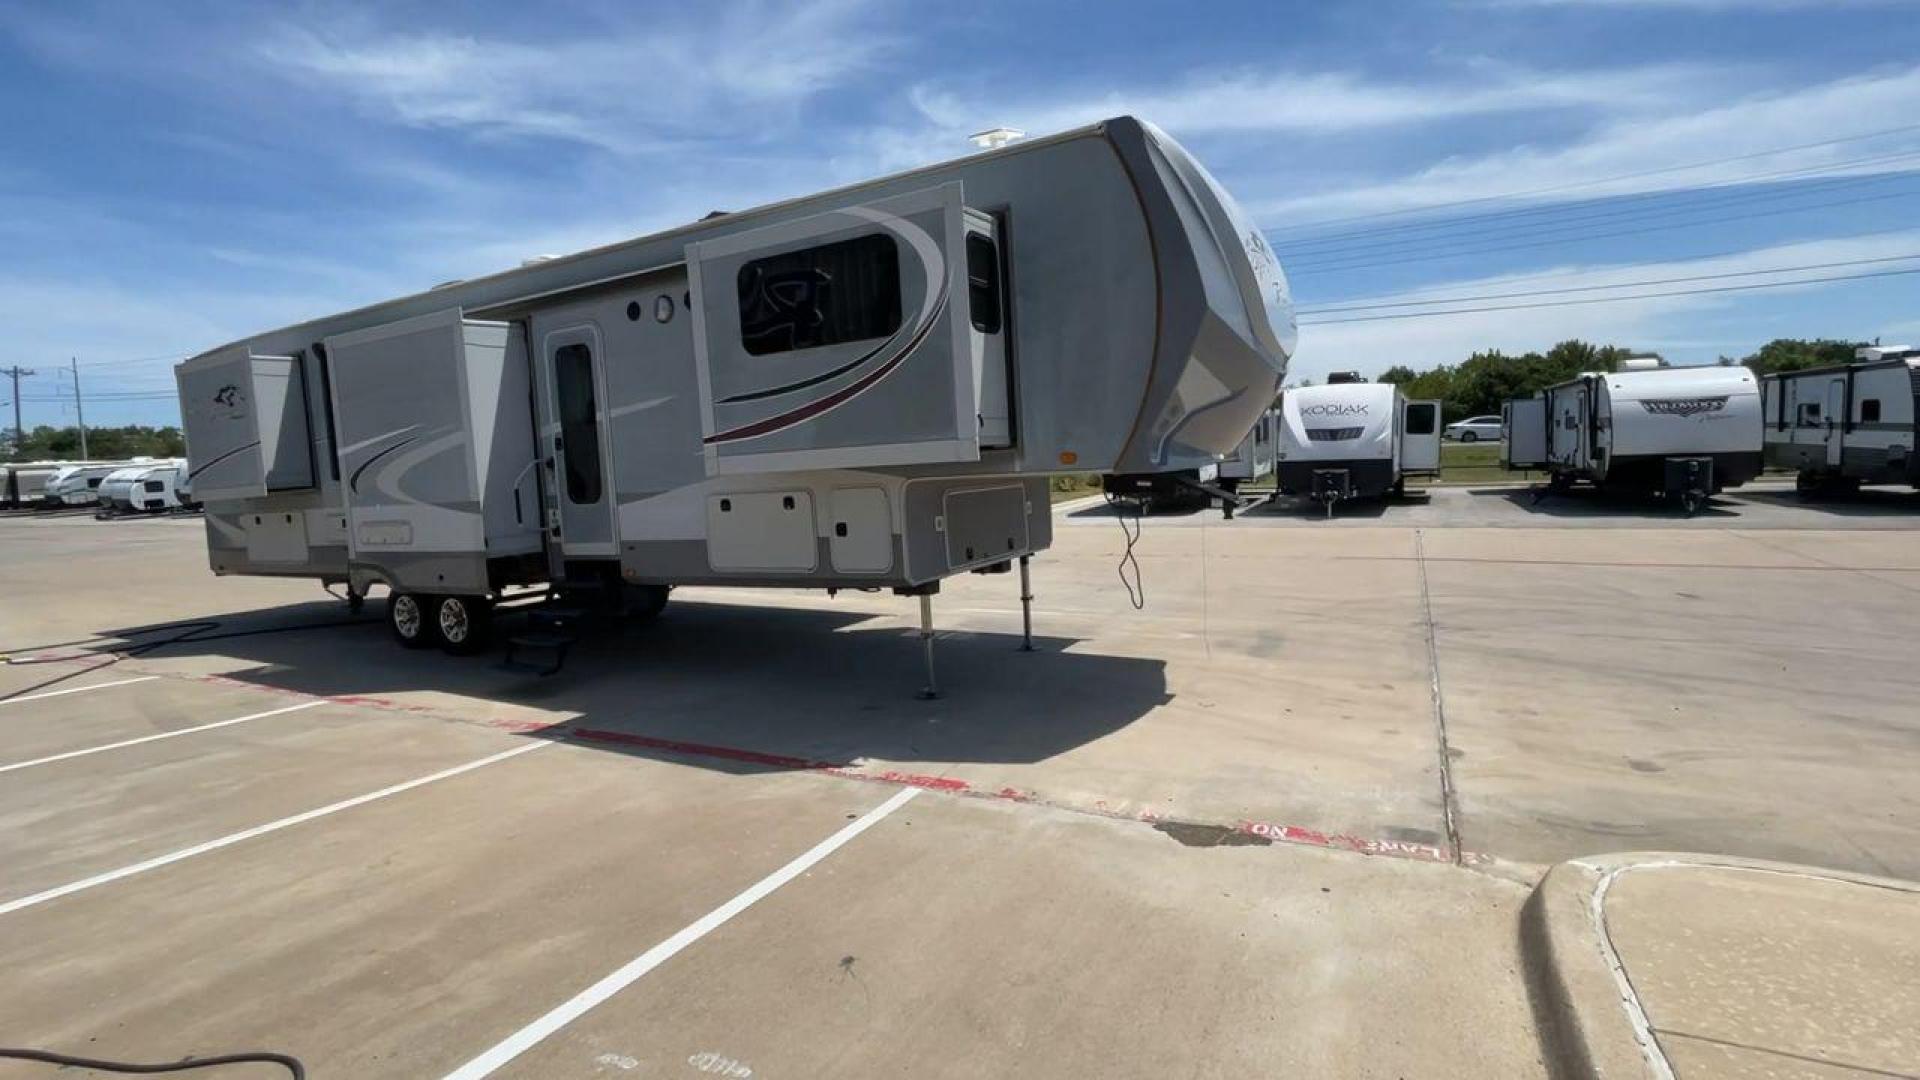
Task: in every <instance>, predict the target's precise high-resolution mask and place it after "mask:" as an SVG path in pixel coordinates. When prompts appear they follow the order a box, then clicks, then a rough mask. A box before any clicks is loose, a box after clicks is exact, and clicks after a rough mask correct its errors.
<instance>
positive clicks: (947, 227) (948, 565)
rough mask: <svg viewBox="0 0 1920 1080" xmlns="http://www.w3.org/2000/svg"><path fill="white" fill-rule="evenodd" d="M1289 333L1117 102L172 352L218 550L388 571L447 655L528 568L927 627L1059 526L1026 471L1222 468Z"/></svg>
mask: <svg viewBox="0 0 1920 1080" xmlns="http://www.w3.org/2000/svg"><path fill="white" fill-rule="evenodd" d="M1293 345H1294V318H1293V308H1292V303H1291V299H1290V297H1289V294H1288V291H1287V286H1286V281H1285V278H1284V276H1283V275H1282V273H1281V270H1280V267H1279V265H1278V263H1277V262H1276V260H1275V258H1274V256H1273V253H1272V251H1271V250H1270V249H1269V247H1268V246H1267V243H1266V240H1265V238H1264V237H1263V236H1262V235H1261V233H1260V232H1259V231H1258V230H1257V229H1255V228H1254V227H1253V225H1252V224H1251V222H1249V221H1248V219H1247V218H1246V217H1245V216H1244V215H1243V214H1242V213H1241V211H1240V210H1239V209H1238V208H1237V207H1236V206H1235V204H1234V202H1233V200H1232V199H1231V198H1230V197H1229V196H1228V195H1227V194H1226V192H1225V191H1223V190H1222V189H1221V188H1220V187H1219V185H1218V184H1217V183H1216V182H1215V181H1214V180H1213V179H1212V177H1210V176H1209V175H1208V174H1207V172H1206V171H1205V170H1204V169H1203V168H1201V166H1200V165H1199V164H1198V163H1197V162H1195V161H1194V160H1193V159H1192V158H1191V157H1190V156H1189V155H1188V154H1187V153H1186V151H1184V150H1183V149H1181V147H1180V146H1179V145H1178V144H1176V143H1175V142H1174V141H1173V140H1172V139H1170V138H1168V137H1167V136H1166V134H1165V133H1163V132H1161V131H1159V130H1158V129H1156V128H1154V127H1152V126H1151V125H1148V124H1145V123H1142V122H1140V121H1137V120H1134V119H1131V118H1126V117H1122V118H1119V119H1115V120H1110V121H1107V122H1105V123H1102V124H1098V125H1094V126H1092V127H1087V128H1082V129H1079V130H1076V131H1071V132H1067V133H1064V134H1061V135H1057V136H1053V137H1050V138H1044V139H1035V140H1032V141H1028V142H1021V143H1015V144H1013V145H1011V146H1007V147H1004V148H1001V149H997V150H992V151H989V152H987V153H982V154H977V155H974V156H972V157H968V158H963V159H961V160H958V161H954V162H950V163H947V164H943V165H937V166H932V167H929V168H925V169H920V170H917V171H914V172H909V173H904V174H901V175H898V176H893V177H889V178H886V179H883V180H876V181H873V182H870V183H866V184H860V185H856V186H854V187H849V188H844V189H841V190H837V191H831V192H827V193H824V194H821V195H815V196H811V197H808V198H803V199H796V200H793V201H790V202H785V203H779V204H776V205H772V206H767V207H762V208H759V209H756V210H750V211H744V212H740V213H733V214H724V215H716V216H713V217H710V218H708V219H705V220H702V221H700V222H698V223H695V224H692V225H688V226H685V227H682V228H678V229H674V230H670V231H668V232H664V233H659V234H657V235H653V236H647V237H642V238H640V239H636V240H631V241H628V242H625V243H620V244H615V245H612V246H610V247H604V248H599V249H596V250H592V251H587V252H583V253H581V254H578V255H572V256H567V257H563V258H556V259H550V260H543V261H539V262H536V263H531V264H529V265H526V266H523V267H521V268H519V269H515V270H511V271H508V272H505V273H501V274H496V275H494V276H491V277H485V278H480V279H477V280H473V281H465V282H457V283H452V284H449V285H446V286H443V287H440V288H436V289H434V290H431V291H429V292H425V293H421V294H417V295H414V296H409V297H405V298H402V299H398V300H393V301H390V302H387V303H383V304H378V305H375V306H373V307H368V308H363V309H360V310H357V311H351V312H346V313H344V314H340V315H335V316H330V317H328V318H324V319H318V320H315V321H313V322H309V323H304V324H301V325H299V326H293V327H288V328H286V329H282V330H276V331H273V332H271V333H265V334H261V335H258V336H256V337H252V338H249V339H247V340H245V341H241V342H236V343H234V344H232V345H228V346H225V347H223V348H221V349H217V350H214V351H212V352H209V353H206V354H203V355H201V356H197V357H195V358H193V359H191V360H188V361H186V362H185V363H183V364H181V365H180V366H179V368H178V369H177V371H178V378H179V385H180V397H181V406H182V412H183V415H184V416H185V419H186V432H187V441H188V456H189V459H190V473H189V475H190V479H191V484H192V487H193V490H194V493H195V495H196V497H197V498H199V499H200V500H201V501H202V502H203V503H204V504H205V505H206V511H207V512H206V520H207V541H208V547H209V554H210V561H211V563H212V566H213V569H214V571H215V572H216V573H220V574H278V575H297V576H308V577H315V578H319V579H321V580H322V581H326V582H344V583H346V584H347V586H348V589H349V590H350V594H351V595H352V596H354V597H356V598H357V597H361V596H364V595H366V593H367V591H368V590H369V589H370V588H371V587H372V586H374V585H375V584H380V585H384V586H385V587H386V588H388V589H389V590H391V591H392V593H393V597H392V601H391V603H390V609H391V622H392V626H393V629H394V632H395V633H396V634H397V635H398V636H399V637H400V638H401V640H402V641H403V642H404V643H407V644H426V643H433V642H438V643H440V644H443V645H447V646H449V647H451V648H454V649H455V650H461V649H464V648H467V647H470V646H471V644H472V642H473V641H474V635H475V633H476V632H477V630H478V629H480V628H482V627H483V626H484V619H485V617H486V612H487V611H488V610H489V607H490V604H491V603H492V601H493V600H494V599H496V598H498V597H499V596H500V594H501V591H502V590H503V589H506V588H507V587H509V586H515V585H526V584H538V583H551V584H554V585H557V586H560V587H561V588H563V589H565V590H567V591H570V592H572V591H579V590H583V589H596V590H607V591H615V592H619V591H624V592H626V593H627V594H629V595H630V596H633V597H637V606H640V607H641V608H643V609H645V610H649V611H651V610H657V609H658V607H659V605H660V604H661V603H663V602H664V600H665V596H666V591H667V590H668V589H669V588H671V587H673V586H676V585H687V584H703V585H760V586H768V585H774V586H796V587H814V588H870V587H887V588H891V589H894V590H896V591H898V592H902V593H907V594H913V595H918V596H920V597H921V598H922V604H921V608H922V612H921V613H922V621H923V628H924V630H925V631H926V633H927V634H928V635H929V638H930V635H931V623H930V619H931V616H930V609H929V607H928V604H927V600H926V597H928V596H929V595H930V594H932V593H934V592H935V591H937V590H938V586H939V582H940V580H941V579H942V578H945V577H948V576H951V575H953V574H956V573H961V572H965V571H981V572H984V571H993V570H1001V569H1008V568H1010V567H1011V566H1012V564H1013V563H1014V562H1015V561H1018V562H1019V563H1020V566H1021V569H1022V571H1023V576H1024V571H1025V569H1026V560H1027V557H1028V556H1030V555H1031V554H1032V553H1034V552H1036V551H1041V550H1044V549H1045V548H1046V547H1047V546H1048V545H1049V543H1050V542H1051V539H1052V535H1051V534H1052V526H1051V517H1050V514H1049V511H1048V496H1047V483H1046V477H1047V476H1048V475H1049V474H1051V473H1056V472H1076V473H1079V472H1092V471H1106V472H1112V471H1126V472H1155V471H1164V470H1179V469H1189V468H1196V467H1200V466H1202V465H1205V464H1209V463H1212V462H1213V461H1215V460H1216V458H1217V455H1219V454H1222V453H1225V452H1226V451H1229V450H1231V449H1233V447H1234V446H1235V444H1237V443H1238V442H1239V441H1240V440H1241V438H1242V436H1244V435H1245V434H1246V433H1247V431H1248V429H1249V428H1250V427H1251V426H1252V425H1253V423H1254V421H1255V419H1256V418H1257V417H1258V416H1259V415H1260V413H1261V411H1262V410H1263V409H1265V408H1266V407H1267V404H1268V402H1270V401H1271V400H1272V397H1273V392H1274V390H1275V388H1276V387H1277V386H1278V385H1279V383H1280V380H1281V378H1282V376H1283V375H1284V373H1285V371H1286V364H1287V359H1288V356H1289V354H1290V353H1291V352H1292V350H1293ZM1029 591H1030V590H1027V589H1022V592H1023V593H1026V592H1029Z"/></svg>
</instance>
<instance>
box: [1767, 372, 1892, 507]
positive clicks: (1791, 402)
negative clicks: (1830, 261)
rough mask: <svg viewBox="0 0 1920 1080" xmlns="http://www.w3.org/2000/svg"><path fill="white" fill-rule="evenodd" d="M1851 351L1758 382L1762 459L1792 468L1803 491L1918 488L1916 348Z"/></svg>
mask: <svg viewBox="0 0 1920 1080" xmlns="http://www.w3.org/2000/svg"><path fill="white" fill-rule="evenodd" d="M1854 356H1855V362H1854V363H1851V364H1844V365H1837V366H1833V367H1823V368H1807V369H1805V370H1801V371H1784V372H1781V373H1780V374H1778V375H1768V376H1766V377H1764V378H1762V379H1761V380H1760V399H1761V415H1762V416H1763V417H1764V422H1765V424H1766V436H1765V439H1766V462H1767V464H1768V465H1772V466H1774V467H1776V468H1782V469H1793V470H1795V471H1796V472H1797V473H1798V479H1797V481H1796V486H1797V487H1798V488H1799V489H1800V491H1801V493H1802V494H1806V495H1824V494H1840V493H1846V492H1852V491H1858V490H1859V488H1860V485H1861V484H1909V485H1912V486H1914V487H1920V453H1916V452H1915V442H1914V440H1915V435H1916V427H1915V420H1916V418H1920V349H1913V348H1909V347H1907V346H1904V345H1899V346H1880V345H1870V346H1866V347H1864V348H1860V349H1857V350H1855V352H1854Z"/></svg>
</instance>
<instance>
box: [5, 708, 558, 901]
mask: <svg viewBox="0 0 1920 1080" xmlns="http://www.w3.org/2000/svg"><path fill="white" fill-rule="evenodd" d="M552 745H553V744H552V743H550V742H534V743H528V744H527V745H525V746H516V747H514V748H513V749H511V750H505V751H502V752H500V753H498V754H493V755H490V756H488V757H483V758H481V759H480V760H478V761H469V762H467V763H466V764H465V765H455V766H454V767H453V768H451V769H442V770H440V771H439V772H437V773H432V774H430V775H427V776H422V777H420V778H419V779H417V780H408V781H406V782H405V783H402V784H395V785H393V786H392V787H384V788H381V789H380V790H379V791H372V792H368V793H367V794H365V795H356V796H354V797H353V798H351V799H342V800H340V801H339V802H336V803H328V804H327V805H325V806H321V807H316V808H315V809H312V810H308V811H306V812H305V813H301V814H295V815H293V816H292V817H283V818H281V819H280V820H278V821H269V822H267V823H266V824H265V825H255V826H254V827H253V828H251V829H242V830H241V831H239V832H237V833H228V834H227V835H225V836H222V837H220V838H219V839H218V840H209V841H207V842H206V843H204V844H195V845H194V846H192V847H190V848H181V849H180V850H179V851H175V852H172V853H170V854H166V855H160V856H156V857H154V858H151V859H147V860H145V861H144V862H137V863H134V864H133V865H131V866H123V867H121V868H120V869H118V870H109V871H107V872H106V873H104V874H95V875H94V876H92V877H90V878H83V879H81V880H79V881H75V882H72V883H70V884H66V885H62V886H60V887H58V888H54V889H48V890H46V891H45V892H37V893H34V894H33V895H32V896H23V897H21V898H20V899H18V900H9V901H7V902H6V903H4V904H0V915H10V914H12V913H13V912H16V911H21V910H23V909H25V908H30V907H33V906H34V905H36V904H44V903H46V902H47V901H49V900H58V899H59V898H61V897H63V896H70V895H72V894H73V893H77V892H82V891H84V890H86V889H91V888H93V887H94V886H96V885H105V884H107V883H109V882H113V881H119V880H120V879H121V878H127V877H132V876H133V875H135V874H144V873H146V872H147V871H149V870H158V869H159V868H161V867H163V866H168V865H170V864H172V863H177V862H180V861H181V860H183V859H191V858H193V857H194V856H195V855H205V854H206V853H207V852H209V851H218V850H220V849H221V848H223V847H230V846H232V845H234V844H238V843H240V842H241V841H242V840H251V839H253V838H254V837H256V836H265V835H267V834H268V833H272V832H279V831H280V830H281V829H290V828H292V827H293V826H295V825H303V824H305V823H307V822H309V821H312V820H314V819H315V818H323V817H326V816H327V815H328V814H337V813H339V812H340V811H342V810H351V809H353V808H354V807H356V806H361V805H364V804H366V803H370V802H373V801H374V800H376V799H384V798H386V797H387V796H389V795H398V794H400V793H401V792H403V791H412V790H413V789H414V788H417V787H422V786H424V785H427V784H431V783H433V782H434V781H436V780H445V779H447V778H448V777H453V776H459V775H460V774H461V773H465V772H472V771H473V770H475V769H480V768H485V767H486V766H488V765H492V764H493V763H494V762H497V761H505V760H507V759H508V758H510V757H518V756H519V755H521V754H525V753H530V752H532V751H534V750H538V749H540V748H541V747H544V746H552Z"/></svg>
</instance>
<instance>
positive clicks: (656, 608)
mask: <svg viewBox="0 0 1920 1080" xmlns="http://www.w3.org/2000/svg"><path fill="white" fill-rule="evenodd" d="M672 592H673V586H671V585H630V586H628V587H627V618H628V619H629V620H631V621H633V622H651V621H652V620H653V619H654V618H656V617H658V616H659V614H660V612H661V611H663V610H665V609H666V606H667V596H668V594H670V593H672Z"/></svg>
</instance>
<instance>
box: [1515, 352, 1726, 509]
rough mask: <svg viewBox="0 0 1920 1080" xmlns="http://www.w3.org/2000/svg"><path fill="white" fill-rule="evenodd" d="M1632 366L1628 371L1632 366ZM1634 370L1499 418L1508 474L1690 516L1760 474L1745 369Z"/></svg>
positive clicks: (1602, 376)
mask: <svg viewBox="0 0 1920 1080" xmlns="http://www.w3.org/2000/svg"><path fill="white" fill-rule="evenodd" d="M1629 363H1630V364H1633V363H1635V361H1629ZM1652 363H1653V364H1654V365H1661V366H1635V367H1633V368H1632V369H1630V370H1626V371H1616V372H1594V373H1589V374H1585V375H1581V376H1580V377H1578V378H1575V379H1570V380H1568V381H1567V382H1564V383H1560V384H1559V385H1557V386H1550V387H1547V388H1546V389H1545V390H1542V391H1541V392H1540V393H1539V394H1537V395H1535V396H1533V397H1525V398H1514V399H1512V400H1511V401H1509V402H1507V405H1506V408H1505V410H1504V416H1505V421H1504V422H1505V428H1506V447H1505V450H1504V453H1503V455H1502V458H1501V463H1502V464H1503V465H1505V466H1506V467H1507V468H1509V469H1545V470H1546V471H1547V472H1548V473H1549V474H1550V475H1551V477H1552V482H1551V483H1552V490H1555V491H1563V490H1565V489H1566V488H1567V487H1569V486H1571V485H1572V484H1573V483H1574V482H1575V481H1576V480H1586V481H1588V482H1590V483H1592V484H1593V485H1594V486H1595V487H1605V488H1610V489H1622V488H1623V489H1628V490H1633V491H1643V492H1648V493H1652V494H1659V495H1663V496H1665V497H1667V498H1670V499H1673V500H1675V501H1677V502H1679V503H1680V505H1681V506H1682V507H1683V508H1684V509H1685V510H1686V511H1687V512H1688V513H1690V514H1691V513H1694V512H1696V511H1698V510H1699V509H1700V507H1702V506H1703V505H1705V503H1706V500H1707V498H1708V497H1709V496H1711V495H1713V494H1714V493H1716V492H1718V491H1720V490H1722V489H1724V488H1730V487H1738V486H1740V485H1741V484H1744V483H1746V482H1747V481H1748V480H1751V479H1753V478H1754V477H1755V476H1758V475H1759V474H1760V391H1759V386H1758V384H1757V383H1756V381H1755V379H1754V377H1753V372H1751V371H1748V370H1747V369H1746V368H1744V367H1732V366H1720V365H1714V366H1710V367H1666V366H1664V365H1662V364H1661V362H1660V361H1657V360H1653V361H1652Z"/></svg>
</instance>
